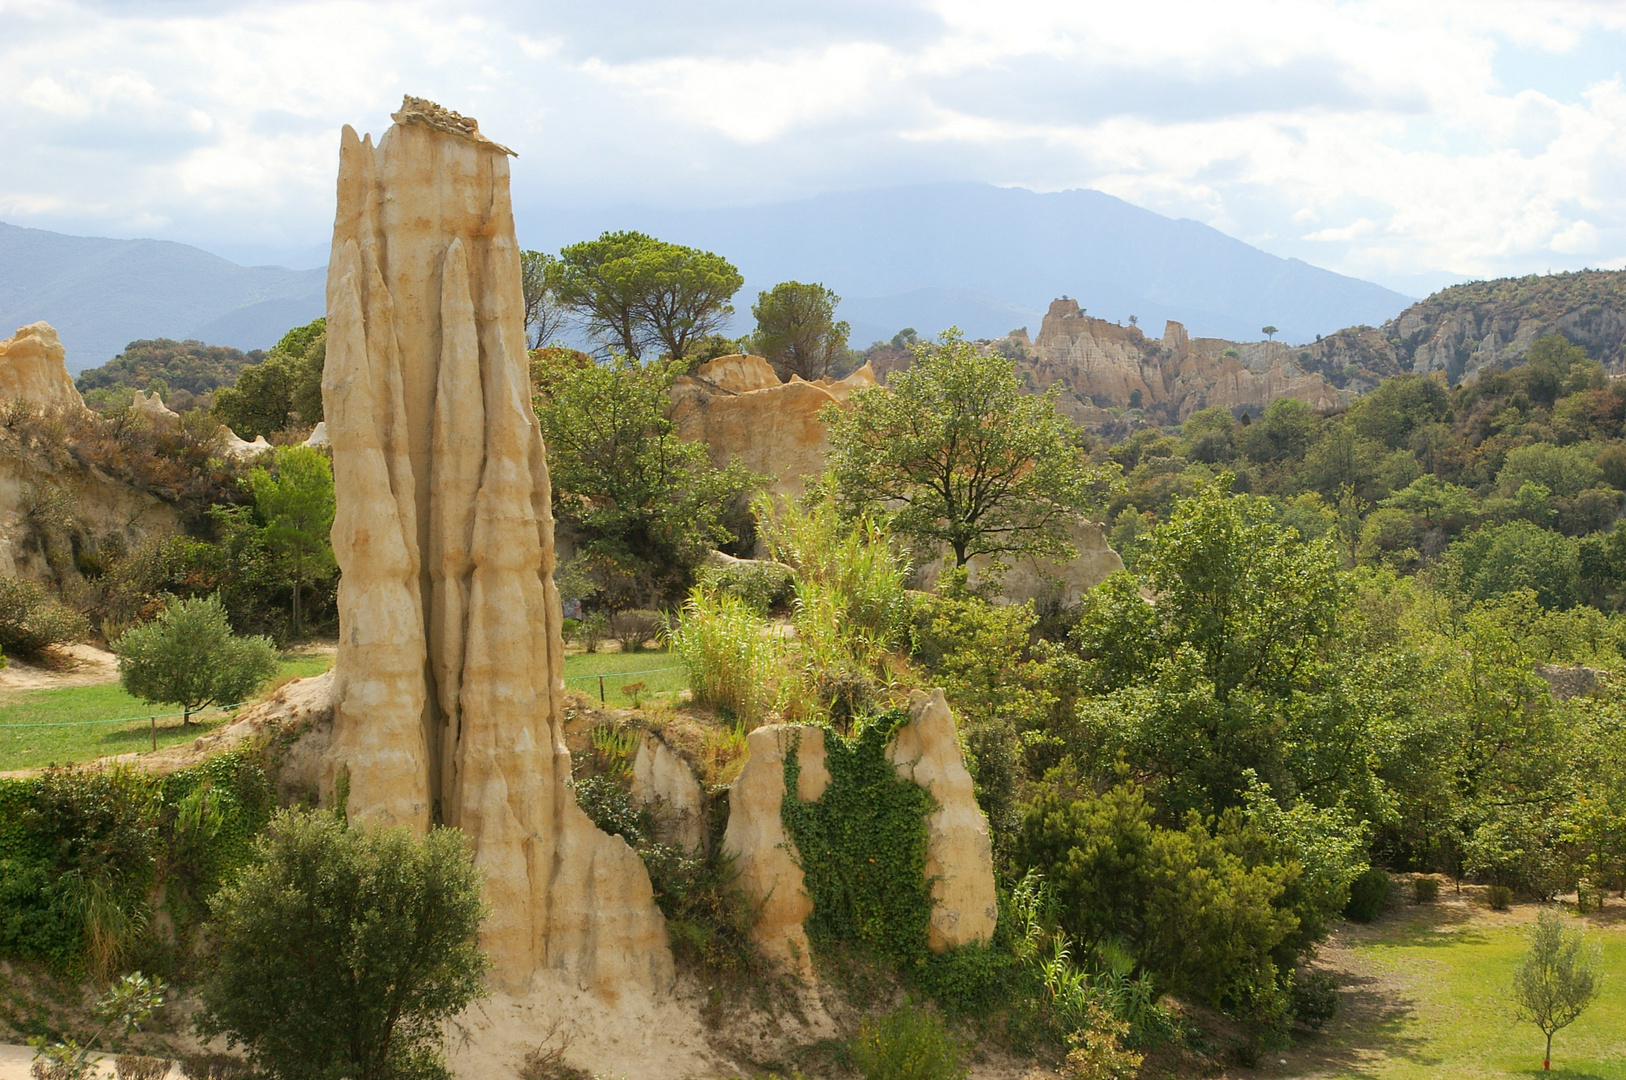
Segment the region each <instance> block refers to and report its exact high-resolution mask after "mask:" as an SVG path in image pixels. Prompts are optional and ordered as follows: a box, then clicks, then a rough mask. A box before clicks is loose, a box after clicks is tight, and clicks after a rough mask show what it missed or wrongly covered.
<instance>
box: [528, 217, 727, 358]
mask: <svg viewBox="0 0 1626 1080" xmlns="http://www.w3.org/2000/svg"><path fill="white" fill-rule="evenodd" d="M552 280H553V281H554V282H555V284H554V294H555V295H556V296H557V297H558V299H559V302H560V303H562V304H564V305H566V306H567V307H570V308H572V309H574V310H575V311H576V312H577V314H578V315H580V316H581V318H582V319H583V321H584V322H585V324H586V326H587V330H588V332H589V333H590V334H592V335H593V336H594V337H596V338H598V339H599V340H601V341H603V342H604V343H605V344H606V345H607V346H608V347H609V348H610V349H611V350H612V351H617V352H621V353H624V354H625V355H627V356H629V357H631V358H633V359H634V360H637V359H641V358H642V357H643V355H644V354H645V353H646V352H648V351H649V350H650V349H659V350H661V351H663V352H664V354H665V355H666V356H669V357H683V356H686V355H687V354H688V351H689V346H690V345H691V344H692V343H694V342H697V341H699V340H700V339H701V338H705V337H708V336H710V335H712V334H715V333H717V332H718V331H719V330H721V329H722V328H723V326H724V325H725V324H726V323H727V322H728V319H729V317H730V316H731V315H733V314H734V307H733V305H732V304H731V303H730V301H731V300H732V299H733V297H734V294H735V293H737V292H739V290H740V286H741V285H743V284H744V283H745V279H744V278H743V277H741V276H740V272H739V271H738V270H737V269H736V268H735V267H734V264H733V263H730V262H729V261H728V260H727V259H724V258H723V257H722V256H721V255H716V254H713V253H712V252H709V251H701V250H699V249H697V248H690V247H684V246H682V245H681V244H669V243H666V242H664V241H661V240H657V239H655V238H654V237H653V236H646V235H645V234H643V233H640V232H607V233H604V234H603V235H602V236H600V237H599V238H598V239H597V240H584V241H582V242H581V243H579V244H572V245H570V246H569V247H567V248H565V249H564V250H563V251H561V252H560V253H559V261H558V264H557V267H556V268H555V272H554V273H553V275H552Z"/></svg>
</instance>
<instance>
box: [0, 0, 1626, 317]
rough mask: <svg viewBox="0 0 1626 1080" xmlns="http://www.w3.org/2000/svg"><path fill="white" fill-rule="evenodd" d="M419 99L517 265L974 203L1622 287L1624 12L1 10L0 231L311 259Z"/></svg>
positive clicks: (504, 2) (1426, 3)
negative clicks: (499, 222) (517, 251)
mask: <svg viewBox="0 0 1626 1080" xmlns="http://www.w3.org/2000/svg"><path fill="white" fill-rule="evenodd" d="M403 93H411V94H416V95H420V96H424V97H429V98H433V99H434V100H437V101H439V102H441V103H442V104H444V105H446V106H448V107H450V108H453V109H456V110H458V111H459V112H462V113H464V114H466V115H470V116H474V117H476V118H478V120H479V121H480V125H481V130H482V131H484V132H486V133H487V134H488V135H490V136H491V137H492V138H494V139H496V140H497V141H499V142H502V143H505V144H507V145H508V146H510V147H512V148H514V149H515V150H516V151H517V152H518V155H519V156H518V159H517V160H516V161H515V163H514V171H513V175H514V187H515V205H516V217H517V220H518V227H519V232H520V240H521V242H522V243H523V242H525V239H526V233H527V229H528V228H530V229H534V230H536V231H542V230H540V228H539V227H538V223H539V222H540V221H542V220H543V218H544V217H545V215H547V214H548V213H549V212H550V211H558V210H561V209H567V208H582V207H604V206H618V205H627V206H658V207H663V208H689V207H726V206H733V205H742V204H754V203H766V202H776V201H781V200H787V199H794V198H801V197H804V196H808V195H813V194H818V193H821V192H827V191H837V190H851V189H858V188H867V187H891V186H898V185H906V184H914V183H922V182H930V181H941V180H973V181H982V182H987V183H991V184H998V185H1005V186H1019V187H1026V188H1030V189H1032V190H1035V191H1057V190H1064V189H1069V188H1095V189H1098V190H1101V191H1105V192H1108V193H1110V194H1112V195H1116V196H1118V197H1120V198H1123V199H1126V200H1128V201H1130V202H1132V203H1135V204H1136V205H1139V206H1143V207H1146V208H1147V209H1150V210H1155V211H1157V212H1159V213H1162V214H1167V215H1169V216H1172V217H1189V218H1193V219H1196V220H1198V221H1201V222H1204V223H1206V224H1209V225H1212V226H1214V227H1215V228H1218V229H1220V230H1221V231H1223V232H1225V233H1227V234H1229V235H1231V236H1234V237H1237V238H1238V239H1241V240H1244V241H1246V242H1248V243H1251V244H1254V245H1256V246H1258V247H1260V248H1263V249H1264V250H1266V251H1269V252H1271V253H1273V254H1276V255H1281V256H1293V257H1298V258H1301V259H1304V260H1306V261H1307V262H1310V263H1313V264H1315V265H1318V266H1324V267H1327V268H1329V269H1332V270H1337V271H1340V272H1342V273H1347V274H1352V275H1355V276H1358V277H1363V278H1367V279H1369V280H1373V281H1377V282H1380V283H1382V284H1385V285H1389V286H1390V287H1392V288H1396V289H1398V290H1399V291H1402V292H1406V293H1409V294H1412V295H1419V294H1421V293H1424V292H1427V291H1428V289H1429V288H1431V287H1433V286H1435V285H1437V284H1441V283H1443V281H1444V280H1445V279H1457V280H1460V279H1461V278H1465V277H1494V276H1502V275H1507V274H1523V273H1544V272H1547V271H1550V270H1564V269H1575V268H1580V267H1584V266H1601V267H1609V268H1622V267H1626V0H1612V2H1597V0H1591V2H1589V0H1540V2H1535V0H1520V2H1509V3H1503V2H1499V0H1470V2H1463V3H1458V2H1454V0H1405V2H1391V0H1349V2H1333V0H1293V2H1286V3H1279V2H1269V0H1236V2H1216V0H1204V2H1167V0H1137V2H1136V3H1134V4H1126V3H1123V2H1122V0H1109V2H1100V3H1098V2H1092V0H1064V2H1056V3H1050V2H1040V0H997V2H995V0H983V2H971V0H927V2H909V3H902V2H900V3H891V2H886V0H872V2H857V0H823V2H818V3H799V2H783V3H775V2H772V0H686V2H685V3H682V4H673V3H670V2H669V0H638V2H624V3H618V2H614V0H598V2H595V3H582V2H580V0H569V2H558V3H555V2H551V0H549V2H538V3H519V2H510V0H458V2H452V3H441V2H436V0H392V2H390V3H388V4H383V3H367V2H356V0H325V2H322V3H315V4H305V3H265V2H258V3H248V2H244V3H230V2H226V3H221V2H212V3H210V2H201V0H103V2H91V0H77V2H75V0H0V147H4V151H3V159H4V162H5V166H4V168H0V221H6V222H9V223H11V224H14V225H25V226H33V227H38V228H46V229H53V230H57V231H61V232H68V233H77V234H87V235H99V236H114V237H138V236H142V237H157V238H160V239H169V240H178V241H182V242H185V243H191V244H196V245H197V246H200V247H203V248H206V249H208V250H211V251H215V252H217V253H219V254H222V255H225V256H227V257H228V258H232V259H235V260H236V261H239V262H247V263H265V262H277V263H282V264H284V265H290V266H297V267H304V266H312V265H318V264H320V263H321V262H322V261H323V259H324V258H325V246H326V239H327V236H328V233H329V231H330V229H331V225H332V207H333V178H334V174H335V170H336V166H337V157H338V133H339V131H340V129H341V127H342V125H344V124H345V123H349V124H352V125H354V126H355V127H356V128H357V130H358V131H362V132H367V131H372V132H374V133H375V134H376V133H381V132H382V131H383V129H384V128H385V127H387V126H388V124H389V113H390V112H391V111H392V110H393V109H396V108H398V107H399V104H400V99H401V95H402V94H403ZM946 227H952V223H946Z"/></svg>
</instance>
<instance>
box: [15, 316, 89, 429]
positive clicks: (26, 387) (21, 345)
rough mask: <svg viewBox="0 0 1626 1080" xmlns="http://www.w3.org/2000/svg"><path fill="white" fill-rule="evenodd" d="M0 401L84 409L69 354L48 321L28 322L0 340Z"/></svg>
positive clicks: (83, 402) (83, 401)
mask: <svg viewBox="0 0 1626 1080" xmlns="http://www.w3.org/2000/svg"><path fill="white" fill-rule="evenodd" d="M0 398H3V399H9V400H13V401H26V402H29V403H30V404H33V405H46V406H53V407H59V408H74V409H83V408H84V407H85V400H84V398H82V397H80V396H79V391H78V390H77V389H76V388H75V387H74V385H73V376H72V375H69V374H68V360H67V352H66V350H64V349H63V348H62V342H61V340H60V339H59V338H58V337H57V335H56V329H55V328H54V327H52V326H51V324H50V323H48V322H37V323H29V324H28V325H27V326H22V327H18V328H17V332H16V333H15V334H13V335H12V336H11V337H8V338H6V339H5V340H4V341H0Z"/></svg>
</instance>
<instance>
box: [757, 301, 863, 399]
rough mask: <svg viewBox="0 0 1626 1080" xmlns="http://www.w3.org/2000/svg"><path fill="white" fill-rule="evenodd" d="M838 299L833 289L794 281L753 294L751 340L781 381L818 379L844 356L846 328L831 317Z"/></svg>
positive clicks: (833, 314) (833, 316)
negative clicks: (753, 324)
mask: <svg viewBox="0 0 1626 1080" xmlns="http://www.w3.org/2000/svg"><path fill="white" fill-rule="evenodd" d="M839 303H841V297H839V296H837V295H836V294H835V292H834V291H833V290H831V289H826V288H825V287H824V286H823V285H818V284H814V285H804V284H802V283H801V282H799V281H784V282H781V283H779V284H778V285H775V286H774V287H773V289H772V290H770V291H769V292H764V293H758V294H757V302H756V303H755V304H753V305H752V306H751V314H752V315H754V316H756V320H757V329H756V335H755V338H754V342H755V345H756V347H757V349H758V350H759V351H760V352H761V353H762V355H763V356H764V357H766V358H767V360H768V362H769V363H770V364H772V365H773V368H774V370H775V371H776V372H778V373H779V377H780V378H781V379H786V380H788V379H789V378H790V377H791V376H792V375H800V376H801V377H802V378H804V379H807V380H808V381H809V382H811V381H813V380H814V379H822V378H824V377H825V376H826V375H828V374H829V373H830V368H831V366H832V365H833V364H835V363H836V362H837V361H838V360H840V359H841V358H842V357H843V356H845V355H846V353H847V333H848V331H849V330H850V329H851V327H849V326H848V325H847V324H846V323H844V322H837V321H836V317H835V312H836V305H837V304H839Z"/></svg>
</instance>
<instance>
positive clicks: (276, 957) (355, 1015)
mask: <svg viewBox="0 0 1626 1080" xmlns="http://www.w3.org/2000/svg"><path fill="white" fill-rule="evenodd" d="M256 855H257V859H256V861H255V862H254V863H252V864H250V866H249V867H248V868H247V869H245V870H244V871H243V873H242V874H241V875H240V876H239V877H238V878H237V879H236V881H234V882H233V883H231V884H230V885H227V886H226V887H225V888H223V889H222V890H221V891H220V892H219V893H217V894H216V896H215V899H214V900H213V901H212V903H211V905H210V906H211V908H212V909H213V911H214V914H215V923H214V932H215V934H216V935H217V937H218V940H219V943H220V944H219V951H218V953H217V962H216V967H215V973H214V975H213V977H212V978H211V980H210V981H209V982H208V983H206V984H205V985H204V987H203V989H202V992H201V997H202V1002H203V1010H202V1012H201V1013H200V1015H199V1020H198V1030H199V1032H200V1034H202V1035H203V1036H204V1037H205V1038H213V1037H215V1036H217V1035H224V1036H226V1038H227V1040H228V1042H229V1043H230V1044H231V1045H233V1046H236V1045H242V1046H243V1047H245V1048H246V1049H247V1051H248V1056H249V1059H250V1061H251V1062H252V1063H253V1065H254V1067H255V1068H256V1069H257V1070H258V1071H259V1072H260V1073H261V1074H263V1075H264V1076H266V1077H268V1078H269V1080H307V1078H310V1077H318V1076H319V1077H346V1078H349V1080H409V1078H410V1080H420V1078H421V1080H428V1078H430V1077H448V1076H449V1075H450V1073H448V1072H447V1070H446V1066H445V1063H444V1060H443V1057H442V1052H441V1051H442V1041H443V1038H444V1036H443V1033H442V1029H441V1024H442V1023H443V1022H444V1021H445V1020H447V1019H449V1018H450V1017H452V1016H455V1015H456V1014H457V1013H459V1012H461V1011H462V1010H463V1009H464V1008H465V1007H466V1006H467V1005H468V1004H469V1002H471V1001H473V1000H474V999H475V998H477V997H479V996H481V995H482V994H483V993H484V989H483V988H482V980H483V978H484V976H485V971H486V968H487V966H488V962H487V960H486V957H485V954H484V953H482V952H481V951H480V949H479V947H478V945H477V944H476V943H475V935H476V934H477V933H478V932H479V929H480V923H481V922H482V921H483V920H484V918H485V915H486V911H485V907H484V905H483V904H482V902H481V899H480V885H481V877H480V874H479V872H478V871H476V870H475V868H474V864H473V861H472V860H471V859H470V858H469V853H468V850H467V848H466V846H465V845H464V842H463V834H462V833H461V832H459V831H458V830H455V829H435V830H433V831H432V832H430V833H429V835H428V836H426V837H424V838H423V839H421V840H419V839H414V838H413V837H412V836H411V835H410V834H409V833H408V832H407V830H406V829H367V828H361V827H357V828H346V826H345V824H344V822H343V821H342V820H340V819H339V818H338V817H336V816H335V815H333V814H329V813H326V812H324V811H318V812H315V813H299V812H294V811H284V812H282V813H279V814H278V815H277V816H276V817H275V818H273V819H272V822H271V827H270V829H269V831H268V832H267V833H266V835H265V836H263V837H261V838H260V840H259V841H257V850H256ZM317 1062H320V1063H321V1066H322V1067H321V1068H319V1069H313V1068H312V1064H313V1063H317Z"/></svg>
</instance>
